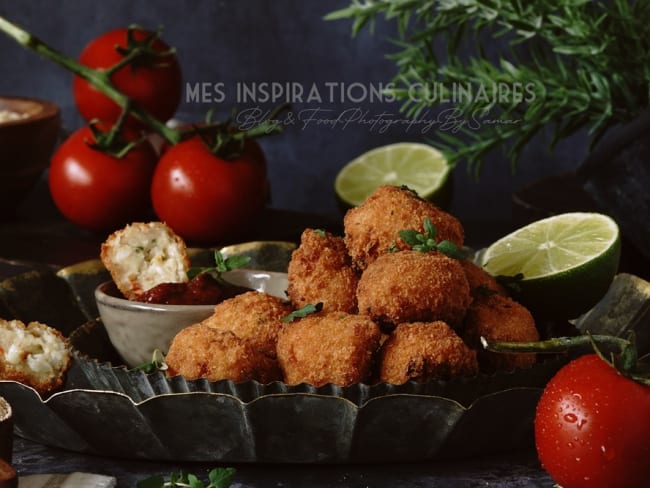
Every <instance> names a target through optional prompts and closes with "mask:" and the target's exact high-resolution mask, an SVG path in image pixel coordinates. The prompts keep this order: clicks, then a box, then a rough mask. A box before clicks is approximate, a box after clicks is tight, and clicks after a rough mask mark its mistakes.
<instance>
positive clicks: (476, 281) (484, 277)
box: [461, 259, 508, 297]
mask: <svg viewBox="0 0 650 488" xmlns="http://www.w3.org/2000/svg"><path fill="white" fill-rule="evenodd" d="M461 264H462V265H463V268H465V275H466V276H467V282H468V283H469V289H470V291H471V293H472V296H473V297H474V296H476V295H477V294H486V293H487V294H490V293H498V294H499V295H503V296H508V291H507V290H506V288H505V287H504V286H503V285H502V284H501V283H499V282H498V281H497V280H496V278H495V277H494V276H492V275H491V274H489V273H488V272H487V271H485V269H483V268H482V267H480V266H479V265H477V264H475V263H474V262H472V261H470V260H468V259H463V260H462V261H461Z"/></svg>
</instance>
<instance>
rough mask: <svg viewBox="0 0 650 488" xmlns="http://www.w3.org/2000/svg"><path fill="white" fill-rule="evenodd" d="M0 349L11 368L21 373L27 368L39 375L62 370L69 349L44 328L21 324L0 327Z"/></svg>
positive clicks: (59, 338) (57, 337)
mask: <svg viewBox="0 0 650 488" xmlns="http://www.w3.org/2000/svg"><path fill="white" fill-rule="evenodd" d="M0 349H1V350H2V355H3V360H4V361H5V363H6V364H7V365H10V366H11V367H13V368H16V369H20V370H23V368H24V367H26V368H27V369H28V371H29V372H31V373H32V374H36V375H50V374H52V373H55V372H58V371H60V370H61V368H63V367H64V366H65V364H66V362H67V358H68V351H67V346H66V344H65V342H64V341H62V340H61V337H59V336H57V335H56V334H55V333H54V332H52V331H50V330H47V329H45V328H44V326H42V325H37V326H33V325H31V324H30V325H29V326H27V327H24V326H23V324H22V323H20V322H18V321H11V322H10V323H9V327H2V328H0ZM21 365H22V367H21Z"/></svg>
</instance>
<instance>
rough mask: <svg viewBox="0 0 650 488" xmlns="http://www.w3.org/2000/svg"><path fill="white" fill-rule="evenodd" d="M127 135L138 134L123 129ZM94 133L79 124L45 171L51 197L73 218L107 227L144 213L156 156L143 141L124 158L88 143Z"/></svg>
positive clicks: (86, 224)
mask: <svg viewBox="0 0 650 488" xmlns="http://www.w3.org/2000/svg"><path fill="white" fill-rule="evenodd" d="M127 134H128V135H127V136H126V137H128V138H129V140H135V139H137V137H138V136H137V134H135V133H134V132H131V131H127ZM92 142H94V135H93V133H92V131H91V129H90V128H89V127H87V126H86V127H82V128H81V129H79V130H77V131H76V132H74V133H73V134H72V135H71V136H70V137H69V138H68V139H66V140H65V141H64V142H63V143H62V144H61V145H60V146H59V148H58V149H57V150H56V152H55V153H54V155H53V156H52V160H51V162H50V168H49V173H48V178H49V188H50V194H51V196H52V200H53V201H54V203H55V205H56V206H57V208H58V209H59V211H60V212H61V213H62V214H63V215H64V216H65V217H66V218H67V219H68V220H70V221H71V222H73V223H75V224H77V225H78V226H80V227H83V228H85V229H89V230H93V231H97V232H106V231H112V230H115V229H118V228H119V227H121V226H123V225H125V224H127V223H129V222H131V221H133V220H137V219H141V218H143V217H145V216H146V215H147V213H148V212H149V211H150V208H151V200H150V193H149V189H150V186H151V178H152V177H153V172H154V169H155V167H156V162H157V158H158V157H157V155H156V152H155V151H154V149H153V147H152V146H151V144H149V143H148V142H147V141H143V142H142V143H140V144H138V145H137V146H135V147H134V148H133V149H131V150H130V151H129V152H128V153H127V154H126V155H125V156H124V157H123V158H121V159H118V158H117V157H115V156H111V155H109V154H105V153H102V152H100V151H98V150H96V149H93V148H92V147H90V145H89V143H92Z"/></svg>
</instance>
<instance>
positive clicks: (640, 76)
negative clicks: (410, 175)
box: [326, 0, 650, 174]
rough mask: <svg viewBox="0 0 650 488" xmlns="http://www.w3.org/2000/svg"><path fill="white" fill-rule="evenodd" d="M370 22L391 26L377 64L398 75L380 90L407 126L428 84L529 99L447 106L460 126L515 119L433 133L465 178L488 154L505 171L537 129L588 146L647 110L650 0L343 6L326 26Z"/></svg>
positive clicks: (452, 0) (411, 1) (397, 0)
mask: <svg viewBox="0 0 650 488" xmlns="http://www.w3.org/2000/svg"><path fill="white" fill-rule="evenodd" d="M380 17H384V18H385V19H386V20H387V21H389V22H395V23H396V24H397V26H398V38H397V39H395V40H393V43H394V45H395V46H396V50H395V52H393V53H391V54H390V55H389V56H388V57H389V58H390V59H392V60H393V61H394V62H395V65H396V68H397V74H396V75H395V77H394V88H393V89H392V90H390V92H392V94H393V95H394V96H395V98H397V99H398V100H400V101H401V102H402V110H403V111H404V112H405V113H406V114H408V115H409V116H411V117H414V118H417V117H418V116H420V115H421V114H423V113H424V112H425V110H427V109H428V108H430V107H434V106H440V105H441V104H442V103H443V102H442V101H441V100H443V97H438V98H437V99H432V97H427V96H425V95H426V93H425V91H426V89H427V87H430V86H431V85H433V84H436V83H437V84H438V86H439V87H440V86H442V87H444V88H445V89H446V90H450V87H453V86H468V85H470V86H472V87H474V88H477V87H480V86H483V87H485V86H495V84H500V85H501V86H506V87H514V86H521V87H524V89H527V90H528V92H527V93H528V94H529V95H530V96H528V97H526V100H521V99H520V97H515V96H507V97H500V96H496V97H495V96H488V97H476V96H473V97H468V98H464V99H457V100H454V106H455V108H456V109H458V110H459V111H460V114H459V117H464V118H467V119H468V120H471V119H472V117H474V118H477V117H478V119H480V118H481V117H482V116H484V115H487V114H489V119H493V120H494V119H508V120H512V121H516V123H511V124H491V125H489V124H480V127H473V128H468V127H463V128H461V129H460V130H459V131H458V132H457V133H456V134H450V133H445V132H443V131H438V133H437V134H436V136H437V137H436V138H435V139H436V140H435V143H436V144H437V145H438V146H439V147H441V148H443V149H444V151H445V153H446V156H447V158H448V160H449V161H450V162H451V163H452V164H455V163H457V162H459V161H461V160H465V161H467V163H468V164H469V167H470V169H474V171H475V173H476V174H478V172H479V171H480V169H481V164H482V161H483V159H484V157H485V155H486V154H487V153H489V152H491V151H493V150H495V149H497V148H502V149H503V150H504V151H505V153H506V155H507V156H508V157H509V159H510V161H511V162H512V165H513V168H516V165H517V162H518V160H519V159H520V157H521V154H522V150H523V148H524V147H525V146H526V144H527V143H528V142H529V141H530V140H531V139H532V138H533V137H535V136H536V135H538V134H540V133H543V132H545V131H546V128H547V127H550V128H551V129H552V130H553V134H552V139H551V141H550V145H551V147H553V146H554V145H555V144H556V143H557V142H559V141H560V140H563V139H565V138H567V137H569V136H570V135H572V134H574V133H576V132H577V131H580V130H583V129H587V130H588V131H589V134H590V136H591V144H592V146H593V145H594V144H596V143H597V142H598V140H599V139H600V138H601V137H602V136H603V135H604V133H605V132H606V131H607V130H608V129H610V128H611V127H612V126H614V125H616V124H619V123H625V122H628V121H630V120H632V119H634V118H635V117H637V116H638V115H639V114H640V113H641V112H642V111H644V110H645V109H647V107H648V105H649V103H650V69H648V66H650V2H647V1H644V0H611V1H592V0H527V1H525V2H522V1H521V0H351V2H350V5H349V6H348V7H346V8H343V9H341V10H337V11H335V12H332V13H330V14H329V15H328V16H326V19H331V20H333V19H350V20H352V33H353V34H354V35H356V34H358V33H359V32H361V31H362V30H363V29H364V28H366V27H368V26H369V28H370V29H372V27H373V25H374V23H375V21H376V20H377V19H378V18H380ZM487 45H489V46H490V51H492V52H488V50H487V49H485V48H484V46H487ZM468 51H469V53H468V55H465V53H466V52H468ZM495 51H496V52H495Z"/></svg>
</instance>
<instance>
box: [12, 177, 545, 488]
mask: <svg viewBox="0 0 650 488" xmlns="http://www.w3.org/2000/svg"><path fill="white" fill-rule="evenodd" d="M307 226H309V227H319V228H328V229H332V230H333V231H338V230H340V219H339V218H330V217H323V216H316V215H308V214H302V213H296V212H289V211H282V210H270V211H268V212H267V213H266V214H265V215H264V216H263V218H262V219H260V223H259V225H258V226H256V231H255V232H253V233H251V235H249V236H247V238H248V239H249V240H256V239H269V240H292V241H296V240H297V239H299V236H300V233H301V231H302V230H303V229H304V228H305V227H307ZM491 228H492V229H493V231H494V227H493V226H492V227H491ZM104 237H105V236H101V235H95V234H91V233H88V232H85V231H82V230H79V229H78V228H76V227H75V226H73V225H72V224H70V223H68V222H66V221H65V220H64V219H63V218H62V217H61V216H60V215H59V214H58V213H57V211H56V210H55V209H54V207H53V206H52V203H51V201H50V200H49V198H48V196H47V192H46V191H44V189H43V188H42V185H41V188H40V189H39V188H37V189H36V190H35V191H34V193H33V194H31V195H30V196H29V197H28V199H27V200H26V201H25V202H23V203H22V204H21V205H20V206H19V207H17V208H16V209H15V210H14V212H13V214H12V215H9V216H7V217H6V218H5V220H4V221H1V222H0V280H2V279H6V278H9V277H11V276H13V275H16V274H20V273H23V272H26V271H29V270H33V269H42V268H54V269H56V268H59V267H61V266H66V265H69V264H73V263H76V262H79V261H84V260H86V259H94V258H97V256H98V249H99V244H100V243H101V241H102V240H103V239H104ZM491 237H492V236H489V237H488V238H491ZM13 464H14V466H15V468H16V470H17V471H18V473H19V475H20V476H26V475H30V474H39V473H70V472H75V471H81V472H90V473H98V474H105V475H110V476H114V477H115V478H116V479H117V482H118V485H117V486H124V487H130V486H135V484H136V482H137V481H138V480H141V479H144V478H147V477H149V476H152V475H158V474H162V475H166V474H168V473H170V472H173V471H178V470H179V469H183V470H185V471H187V472H192V473H196V474H197V475H200V476H205V475H206V473H207V472H208V471H209V470H210V469H212V468H215V467H218V464H210V465H207V464H196V463H179V464H176V463H172V462H150V461H139V460H129V459H115V458H105V457H97V456H92V455H84V454H80V453H75V452H68V451H64V450H60V449H56V448H50V447H47V446H44V445H41V444H37V443H34V442H32V441H29V440H26V439H23V438H20V437H16V438H15V439H14V451H13ZM233 467H235V468H236V470H237V472H236V475H235V480H234V485H233V486H234V487H251V488H253V487H254V488H266V487H269V488H270V487H283V488H291V487H311V488H319V487H341V488H345V487H349V488H374V487H394V488H415V487H430V488H435V487H452V488H454V487H552V486H553V481H552V480H551V478H550V477H549V476H548V475H547V474H546V473H545V472H544V471H543V470H542V469H541V467H540V466H539V463H538V461H537V458H536V455H535V451H534V447H533V446H532V445H531V446H530V448H529V449H524V450H523V451H521V452H515V453H506V454H498V455H494V456H490V457H484V458H471V459H467V460H460V461H450V462H426V463H422V462H419V463H402V464H368V465H356V464H351V465H348V464H343V465H252V464H248V465H236V466H233Z"/></svg>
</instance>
